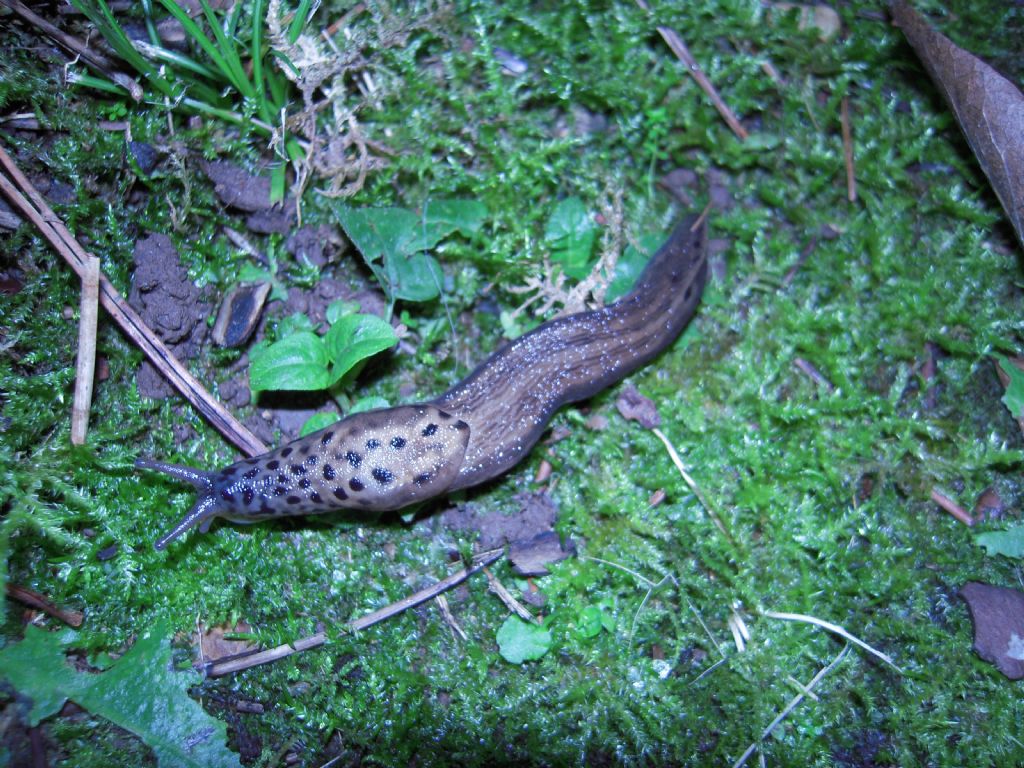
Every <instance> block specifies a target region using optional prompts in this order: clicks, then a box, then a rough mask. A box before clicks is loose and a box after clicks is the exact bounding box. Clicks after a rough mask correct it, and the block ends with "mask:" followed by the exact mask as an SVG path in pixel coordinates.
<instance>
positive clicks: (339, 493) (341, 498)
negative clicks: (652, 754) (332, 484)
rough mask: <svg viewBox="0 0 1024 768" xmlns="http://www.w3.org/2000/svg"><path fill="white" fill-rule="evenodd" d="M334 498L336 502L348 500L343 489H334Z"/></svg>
mask: <svg viewBox="0 0 1024 768" xmlns="http://www.w3.org/2000/svg"><path fill="white" fill-rule="evenodd" d="M334 496H335V498H337V499H338V501H344V500H345V499H347V498H348V494H347V493H345V489H344V488H335V489H334Z"/></svg>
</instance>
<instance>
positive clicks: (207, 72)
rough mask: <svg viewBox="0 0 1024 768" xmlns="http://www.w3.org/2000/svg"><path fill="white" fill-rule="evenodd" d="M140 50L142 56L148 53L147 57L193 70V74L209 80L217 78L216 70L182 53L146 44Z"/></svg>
mask: <svg viewBox="0 0 1024 768" xmlns="http://www.w3.org/2000/svg"><path fill="white" fill-rule="evenodd" d="M142 50H143V55H144V56H145V55H147V54H148V57H149V58H152V59H157V60H159V61H166V62H167V63H168V64H172V65H174V66H175V67H177V68H180V69H185V70H188V71H189V72H194V73H195V74H197V75H200V76H202V77H205V78H208V79H210V80H214V81H216V80H217V73H216V72H214V71H213V70H212V69H210V68H209V67H205V66H203V65H202V64H200V63H199V62H198V61H196V60H195V59H193V58H191V57H189V56H186V55H185V54H183V53H178V52H177V51H172V50H170V49H168V48H164V47H162V46H159V45H146V46H145V47H144V48H143V49H142Z"/></svg>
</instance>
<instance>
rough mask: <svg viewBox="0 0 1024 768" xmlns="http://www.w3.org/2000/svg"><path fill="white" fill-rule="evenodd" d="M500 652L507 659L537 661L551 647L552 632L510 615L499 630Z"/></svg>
mask: <svg viewBox="0 0 1024 768" xmlns="http://www.w3.org/2000/svg"><path fill="white" fill-rule="evenodd" d="M497 640H498V652H499V653H501V656H502V658H503V659H505V661H509V662H511V663H513V664H522V663H523V662H524V661H536V660H537V659H539V658H540V657H541V656H543V655H544V654H545V653H547V652H548V651H549V650H550V649H551V633H550V632H548V631H547V630H546V629H544V627H541V626H538V625H536V624H528V623H527V622H525V621H523V620H522V619H520V618H518V617H516V616H509V617H508V618H507V619H505V623H504V624H502V625H501V629H499V630H498V637H497Z"/></svg>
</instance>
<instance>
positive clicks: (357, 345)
mask: <svg viewBox="0 0 1024 768" xmlns="http://www.w3.org/2000/svg"><path fill="white" fill-rule="evenodd" d="M397 342H398V337H397V336H395V331H394V329H393V328H392V327H391V326H390V325H389V324H388V323H386V322H384V321H383V320H381V319H380V318H379V317H376V316H375V315H345V316H344V317H342V318H341V319H339V320H338V322H337V323H335V324H334V325H332V326H331V330H329V331H328V332H327V335H326V336H324V343H325V345H326V348H327V352H326V354H327V356H328V358H329V359H330V360H331V361H332V365H331V374H330V377H329V378H328V380H327V384H325V386H332V385H334V384H336V383H337V382H338V381H340V380H341V377H342V376H344V375H345V374H346V373H348V372H349V371H350V370H352V367H353V366H354V365H356V364H357V363H358V362H360V361H361V360H365V359H366V358H368V357H372V356H373V355H375V354H377V353H378V352H383V351H384V350H385V349H390V348H391V347H393V346H394V345H395V344H396V343H397Z"/></svg>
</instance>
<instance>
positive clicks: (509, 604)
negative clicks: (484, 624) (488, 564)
mask: <svg viewBox="0 0 1024 768" xmlns="http://www.w3.org/2000/svg"><path fill="white" fill-rule="evenodd" d="M484 573H486V574H487V581H488V583H489V584H490V588H491V592H493V593H494V594H496V595H497V596H498V599H499V600H501V602H503V603H504V604H505V607H506V608H508V609H509V610H510V611H512V613H514V614H515V615H516V616H518V617H519V618H520V619H522V620H523V621H527V622H529V623H531V624H540V623H541V621H540V619H539V618H537V617H536V616H534V615H533V614H532V613H530V612H529V611H528V610H527V608H526V606H525V605H523V604H522V603H520V602H519V601H518V600H516V599H515V597H514V596H513V595H512V593H511V592H509V591H508V589H506V588H505V585H504V584H502V583H501V582H500V581H498V577H497V576H495V575H494V574H493V573H491V572H490V571H489V570H488V569H487V568H484Z"/></svg>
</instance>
